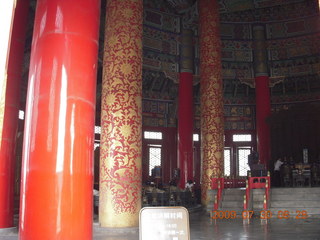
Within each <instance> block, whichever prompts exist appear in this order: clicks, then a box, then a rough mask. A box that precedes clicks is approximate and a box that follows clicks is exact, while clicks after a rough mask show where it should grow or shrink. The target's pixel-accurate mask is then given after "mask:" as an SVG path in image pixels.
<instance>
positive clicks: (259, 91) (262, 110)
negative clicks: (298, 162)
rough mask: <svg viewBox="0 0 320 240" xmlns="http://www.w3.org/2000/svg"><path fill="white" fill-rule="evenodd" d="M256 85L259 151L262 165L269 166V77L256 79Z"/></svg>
mask: <svg viewBox="0 0 320 240" xmlns="http://www.w3.org/2000/svg"><path fill="white" fill-rule="evenodd" d="M255 85H256V125H257V126H256V128H257V150H258V153H259V160H260V163H261V164H264V165H265V166H267V164H268V162H269V160H270V127H269V125H268V124H267V122H266V118H267V117H268V116H270V113H271V106H270V89H269V77H268V76H257V77H255Z"/></svg>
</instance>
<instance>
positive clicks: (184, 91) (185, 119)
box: [178, 29, 194, 188]
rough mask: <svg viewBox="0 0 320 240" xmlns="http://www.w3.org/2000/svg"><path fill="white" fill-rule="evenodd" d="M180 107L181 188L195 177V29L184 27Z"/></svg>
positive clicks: (179, 158) (179, 156) (179, 157)
mask: <svg viewBox="0 0 320 240" xmlns="http://www.w3.org/2000/svg"><path fill="white" fill-rule="evenodd" d="M181 39H182V44H181V45H182V46H181V61H180V65H181V69H180V77H179V108H178V167H179V168H180V181H179V186H180V188H184V187H185V184H186V181H188V180H194V179H193V81H192V80H193V31H192V30H190V29H182V38H181Z"/></svg>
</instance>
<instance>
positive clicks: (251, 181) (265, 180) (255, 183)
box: [243, 172, 270, 210]
mask: <svg viewBox="0 0 320 240" xmlns="http://www.w3.org/2000/svg"><path fill="white" fill-rule="evenodd" d="M257 188H260V189H263V188H264V189H265V194H264V199H263V208H264V210H267V209H268V201H269V192H270V173H269V172H268V176H266V177H251V176H250V175H249V177H248V181H247V184H246V195H245V196H244V204H243V208H244V210H247V209H248V203H249V200H250V192H251V189H257Z"/></svg>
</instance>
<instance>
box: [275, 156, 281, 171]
mask: <svg viewBox="0 0 320 240" xmlns="http://www.w3.org/2000/svg"><path fill="white" fill-rule="evenodd" d="M282 164H283V162H281V160H280V158H279V159H278V160H277V161H276V162H275V164H274V170H275V171H280V167H281V165H282Z"/></svg>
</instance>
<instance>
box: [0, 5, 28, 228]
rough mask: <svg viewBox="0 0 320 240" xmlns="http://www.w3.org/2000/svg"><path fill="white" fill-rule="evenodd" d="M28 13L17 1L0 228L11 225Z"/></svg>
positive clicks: (0, 171) (0, 158)
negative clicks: (21, 80)
mask: <svg viewBox="0 0 320 240" xmlns="http://www.w3.org/2000/svg"><path fill="white" fill-rule="evenodd" d="M28 10H29V0H24V1H18V2H17V5H16V9H15V13H14V21H13V27H12V35H11V44H10V53H9V59H8V78H7V79H8V81H7V88H6V99H5V112H4V119H3V132H2V139H1V148H0V228H7V227H12V226H13V214H14V212H13V211H14V176H15V161H16V159H15V146H16V137H17V136H16V135H17V129H18V113H19V102H20V79H21V73H22V62H23V54H24V42H25V32H26V27H27V17H28Z"/></svg>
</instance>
